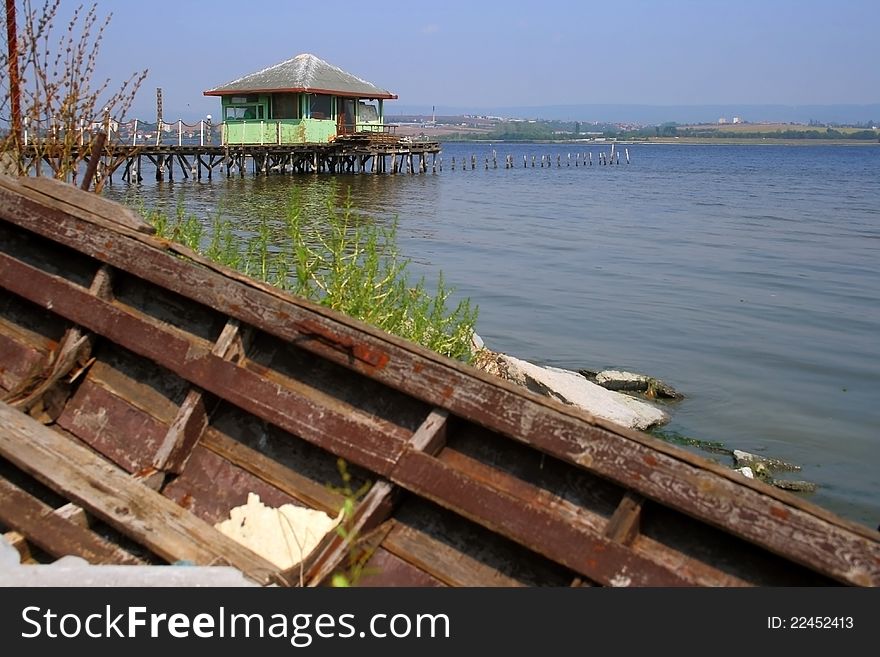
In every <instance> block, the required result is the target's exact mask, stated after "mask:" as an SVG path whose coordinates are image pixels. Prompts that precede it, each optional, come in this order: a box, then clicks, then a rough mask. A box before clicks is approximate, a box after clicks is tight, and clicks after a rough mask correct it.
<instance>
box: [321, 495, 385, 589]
mask: <svg viewBox="0 0 880 657" xmlns="http://www.w3.org/2000/svg"><path fill="white" fill-rule="evenodd" d="M393 495H394V487H393V486H392V485H391V484H389V483H388V482H387V481H377V482H376V483H375V484H373V487H372V488H371V489H370V492H368V493H367V495H366V496H365V497H364V499H363V500H361V502H360V503H359V504H358V506H357V510H356V511H355V513H354V516H353V517H352V518H351V520H350V521H348V522H346V523H345V525H344V526H345V537H343V536H342V535H340V534H339V533H338V532H337V533H336V534H335V535H334V536H333V538H332V539H331V540H330V541H329V542H328V545H327V546H326V548H325V549H324V550H323V551H322V552H321V553H320V554H319V555H318V556H317V557H316V558H315V560H314V562H313V563H312V567H311V568H310V569H309V570H308V571H307V572H306V574H305V577H304V581H305V582H306V583H307V584H308V586H318V585H319V584H320V583H321V582H323V581H324V580H325V579H326V578H327V577H329V576H330V575H331V574H332V573H333V572H334V571H335V570H336V569H337V568H338V567H339V564H340V563H342V561H343V560H344V559H345V558H346V557H347V556H348V553H349V551H350V550H351V549H353V548H352V542H353V541H356V540H357V537H358V536H361V535H363V534H364V533H365V532H368V531H369V530H370V529H372V528H373V527H375V526H377V525H378V524H379V523H380V522H382V521H383V520H385V518H387V517H388V516H389V515H390V514H391V509H392V507H393V504H394V503H393V500H392V497H393Z"/></svg>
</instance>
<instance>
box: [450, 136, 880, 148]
mask: <svg viewBox="0 0 880 657" xmlns="http://www.w3.org/2000/svg"><path fill="white" fill-rule="evenodd" d="M436 139H437V141H439V142H440V143H449V144H582V145H590V146H607V145H609V144H617V145H620V146H639V145H646V146H650V145H658V144H660V145H667V144H677V145H686V146H700V145H705V146H725V145H726V146H880V142H878V141H875V140H867V139H727V138H716V139H713V138H711V137H681V138H678V139H676V138H674V137H666V138H664V137H657V138H652V139H639V140H636V141H631V140H620V141H616V140H613V139H606V140H605V141H583V140H578V139H532V140H523V141H519V140H516V141H513V140H509V139H508V140H505V139H444V138H442V137H437V138H436Z"/></svg>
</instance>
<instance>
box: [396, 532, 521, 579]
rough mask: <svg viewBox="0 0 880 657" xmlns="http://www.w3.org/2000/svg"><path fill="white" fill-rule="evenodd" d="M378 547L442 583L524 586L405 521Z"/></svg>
mask: <svg viewBox="0 0 880 657" xmlns="http://www.w3.org/2000/svg"><path fill="white" fill-rule="evenodd" d="M382 547H383V548H384V549H385V550H387V551H388V552H390V553H391V554H393V555H395V556H396V557H398V558H399V559H401V560H403V561H405V562H407V563H410V564H412V565H414V566H415V567H416V568H418V569H419V570H421V571H422V572H424V573H426V574H427V575H428V576H429V577H431V578H433V579H436V580H437V581H439V582H442V583H443V584H445V585H446V586H504V587H521V586H525V584H524V583H523V582H521V581H519V580H517V579H515V578H513V577H510V576H508V575H506V574H504V573H502V572H500V571H498V570H496V569H495V568H492V567H491V566H488V565H486V564H484V563H483V562H481V561H479V560H478V559H475V558H474V557H472V556H471V555H469V554H466V553H463V552H460V551H459V550H456V549H455V548H453V547H450V546H449V545H447V544H445V543H444V542H443V541H441V540H440V539H438V538H437V537H434V536H431V535H429V534H426V533H424V532H420V531H417V530H415V529H413V528H411V527H407V526H405V525H397V526H396V527H395V528H394V529H392V530H391V532H390V533H389V534H388V537H387V538H386V539H385V540H384V541H383V542H382Z"/></svg>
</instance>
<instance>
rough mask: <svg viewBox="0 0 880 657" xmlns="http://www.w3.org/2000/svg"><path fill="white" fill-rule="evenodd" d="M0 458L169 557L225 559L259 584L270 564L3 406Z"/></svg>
mask: <svg viewBox="0 0 880 657" xmlns="http://www.w3.org/2000/svg"><path fill="white" fill-rule="evenodd" d="M0 427H2V430H0V456H2V457H3V458H5V459H7V460H8V461H10V462H12V463H13V464H14V465H16V466H17V467H18V468H20V469H21V470H23V471H25V472H27V473H28V474H30V475H31V476H33V477H34V478H36V479H38V480H39V481H41V482H43V483H44V484H46V485H47V486H49V487H50V488H52V489H53V490H55V491H56V492H58V493H59V494H61V495H63V496H65V497H67V498H68V499H70V500H72V501H73V502H75V503H76V504H78V505H80V506H82V507H83V508H85V509H87V510H88V512H89V513H91V514H93V515H95V516H96V517H98V518H100V519H101V520H103V521H104V522H106V523H107V524H109V525H111V526H112V527H114V528H115V529H117V530H118V531H120V532H121V533H123V534H125V535H127V536H129V537H131V538H132V539H134V540H135V541H137V542H139V543H141V544H142V545H144V546H146V547H148V548H149V549H150V550H152V551H153V552H154V553H155V554H157V555H158V556H160V557H162V558H163V559H167V560H168V561H170V562H173V561H177V560H190V561H193V562H194V563H196V564H199V565H216V564H217V563H228V564H230V565H232V566H234V567H236V568H238V569H239V570H241V571H242V572H243V573H244V574H245V575H246V576H247V577H249V578H251V579H253V580H254V581H256V582H259V583H261V584H269V583H271V582H273V581H276V580H277V578H278V576H279V573H278V569H277V568H275V567H274V566H273V565H272V564H271V563H269V562H268V561H266V560H265V559H263V558H262V557H260V556H258V555H256V554H254V553H253V552H251V551H250V550H248V549H247V548H245V547H243V546H242V545H240V544H238V543H236V542H235V541H234V540H232V539H231V538H229V537H227V536H225V535H224V534H221V533H220V532H219V531H217V530H216V529H214V528H213V527H211V526H210V525H208V524H207V523H205V522H204V521H203V520H200V519H199V518H196V517H195V516H194V515H192V514H191V513H189V512H188V511H186V510H184V509H182V508H181V507H180V506H178V505H177V504H175V503H174V502H172V501H171V500H168V499H166V498H164V497H163V496H162V495H160V494H159V493H156V492H155V491H153V490H151V489H150V488H148V487H147V486H144V485H143V484H141V483H139V482H137V481H135V480H133V479H131V478H130V477H128V476H127V475H125V474H124V473H123V472H122V471H121V470H119V469H118V468H116V467H115V466H113V465H111V464H110V463H108V462H107V461H105V460H104V459H102V458H101V457H100V456H98V455H96V454H95V453H94V452H92V451H91V450H89V449H88V448H87V447H84V446H82V445H79V444H77V443H75V442H73V441H71V440H69V439H67V438H65V437H64V436H61V435H60V434H58V433H56V432H55V431H53V430H51V429H48V428H47V427H44V426H43V425H42V424H39V423H38V422H36V421H35V420H33V419H32V418H29V417H28V416H26V415H24V414H23V413H21V412H19V411H16V410H15V409H13V408H12V407H11V406H9V405H7V404H3V403H0Z"/></svg>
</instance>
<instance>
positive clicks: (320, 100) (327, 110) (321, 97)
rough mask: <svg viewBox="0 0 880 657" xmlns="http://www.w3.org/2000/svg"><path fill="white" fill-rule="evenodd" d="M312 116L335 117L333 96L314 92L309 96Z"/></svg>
mask: <svg viewBox="0 0 880 657" xmlns="http://www.w3.org/2000/svg"><path fill="white" fill-rule="evenodd" d="M309 108H310V110H311V113H310V116H311V117H312V118H313V119H332V118H333V96H327V95H325V94H312V95H310V96H309Z"/></svg>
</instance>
